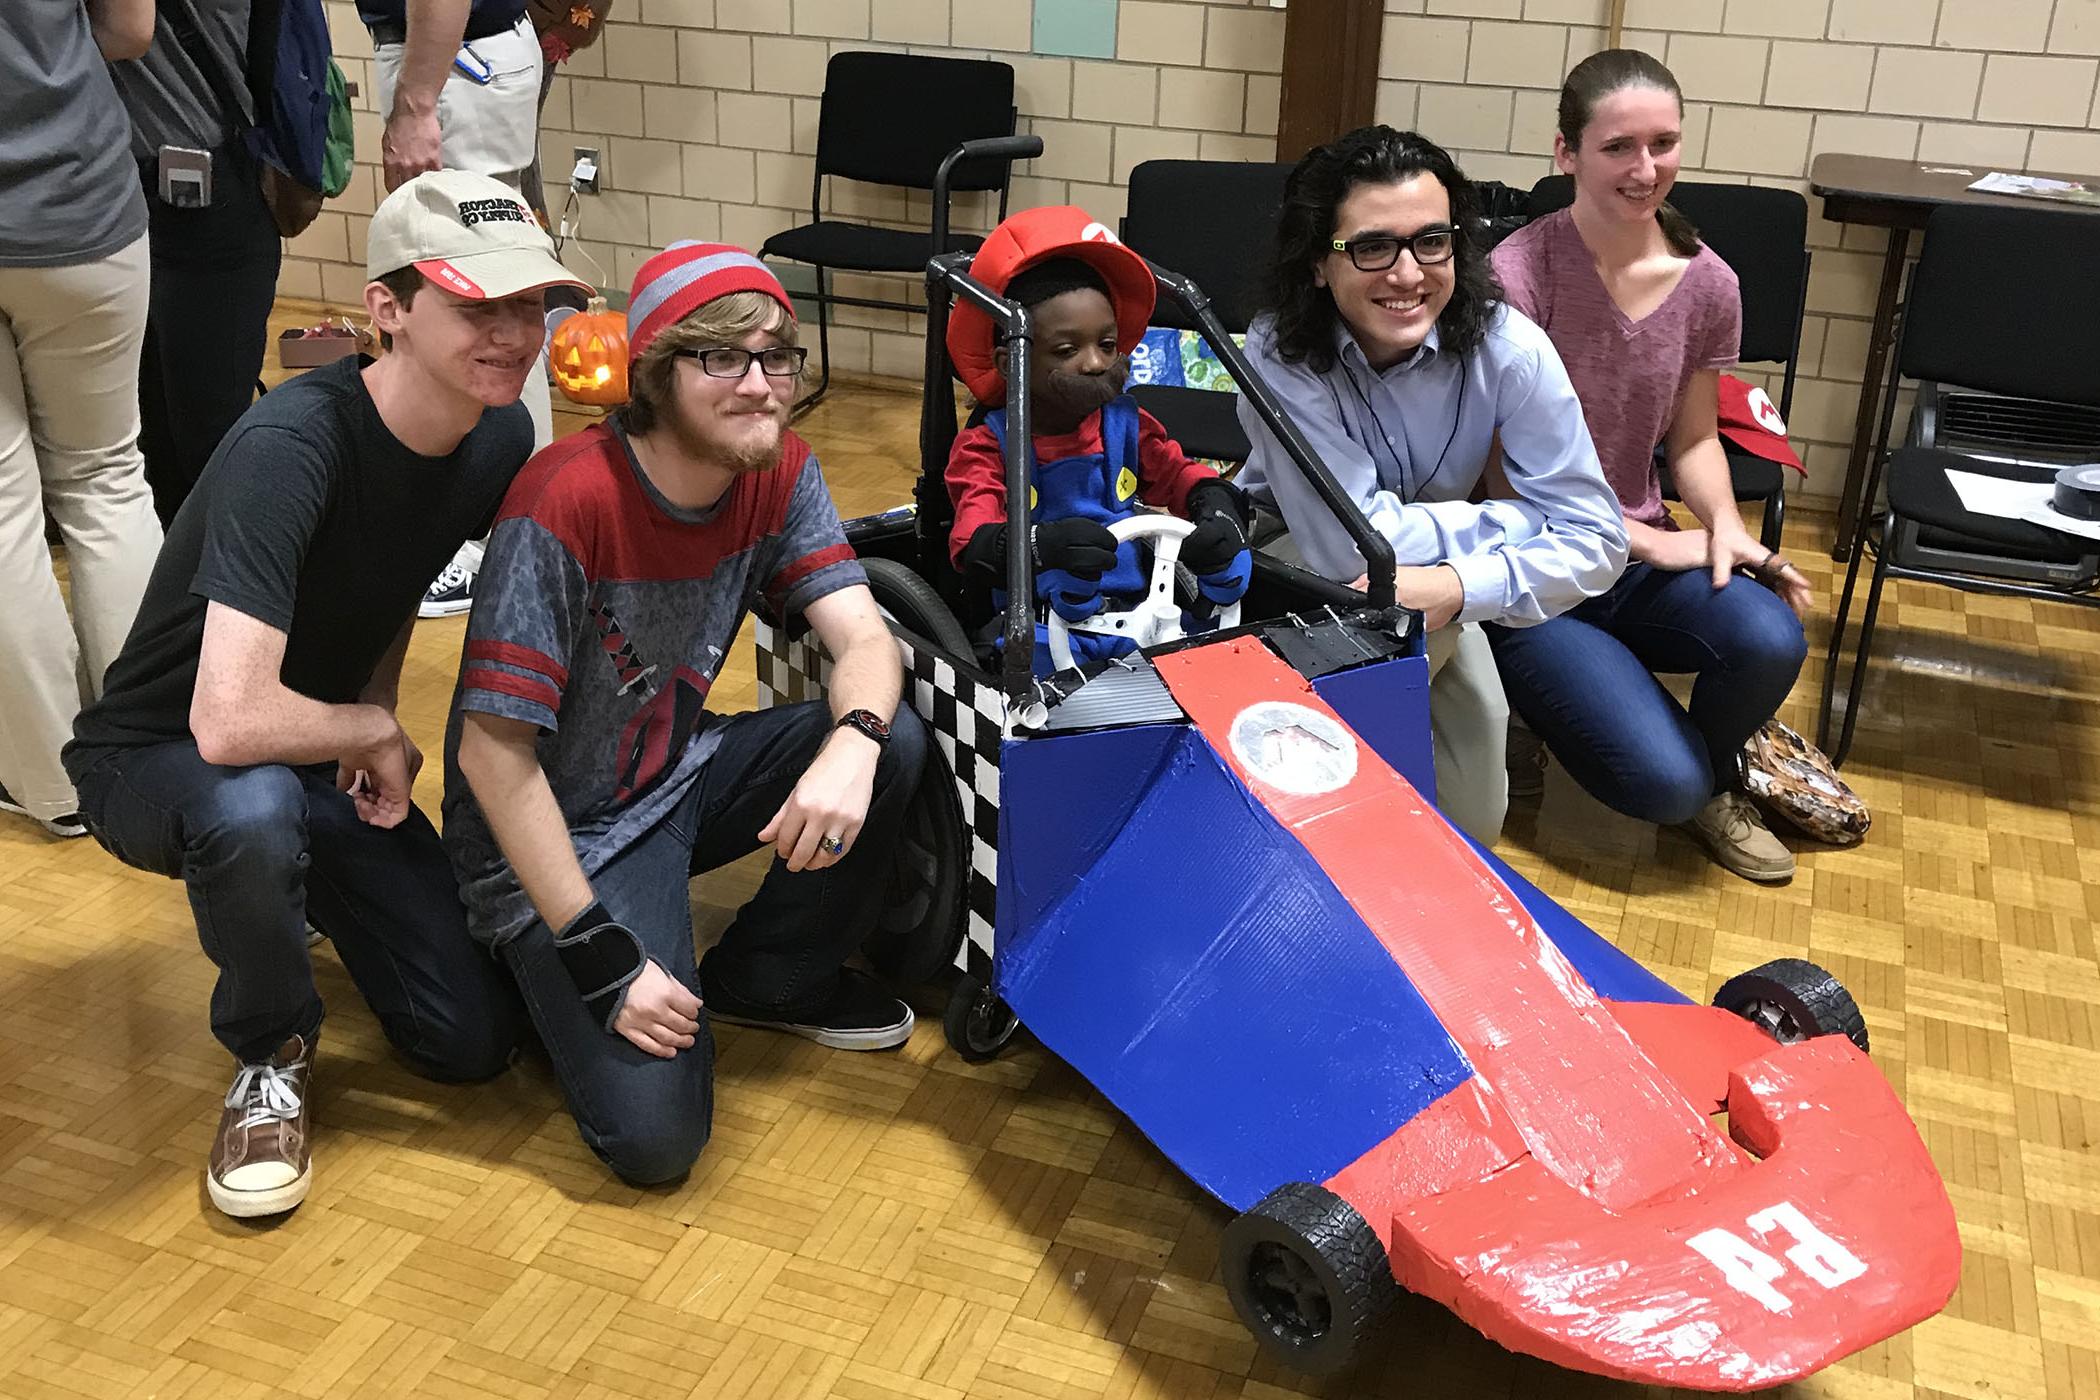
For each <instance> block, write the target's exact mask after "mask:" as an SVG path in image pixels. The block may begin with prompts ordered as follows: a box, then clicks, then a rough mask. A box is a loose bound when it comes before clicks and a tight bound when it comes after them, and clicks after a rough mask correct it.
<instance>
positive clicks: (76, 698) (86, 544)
mask: <svg viewBox="0 0 2100 1400" xmlns="http://www.w3.org/2000/svg"><path fill="white" fill-rule="evenodd" d="M149 276H150V274H149V272H148V265H147V258H146V240H145V238H144V237H141V238H139V239H138V240H137V241H136V242H134V243H132V244H131V245H130V246H129V247H126V248H124V249H122V250H121V251H119V252H116V253H113V254H111V255H110V256H109V257H106V258H103V259H101V260H100V261H98V262H91V263H82V264H80V265H78V266H74V267H0V786H5V787H6V788H7V790H8V792H10V793H11V794H12V795H13V796H14V799H15V800H16V801H17V802H19V803H21V804H22V806H24V807H26V808H28V809H29V811H30V812H31V813H33V814H34V815H35V816H37V817H38V818H40V819H42V820H45V821H50V820H53V819H56V818H58V817H63V816H68V815H70V814H71V813H73V812H74V811H75V810H76V809H77V808H78V805H79V804H78V800H77V799H76V798H75V797H74V794H73V785H72V784H71V783H70V782H68V781H67V779H66V774H65V770H64V769H63V768H61V767H59V763H58V751H59V749H60V748H61V747H63V746H64V745H65V742H66V740H68V739H70V738H71V737H72V736H73V717H74V715H76V714H77V713H79V710H80V706H81V704H82V702H83V701H84V700H86V699H90V698H92V697H94V696H95V695H98V694H100V693H101V690H102V673H103V672H104V671H106V670H108V669H109V663H110V662H112V661H114V660H115V659H116V656H117V652H118V650H119V649H120V648H121V647H122V646H123V645H124V637H125V635H126V634H127V633H128V632H130V630H131V623H132V619H133V618H134V617H136V616H137V614H138V610H139V599H140V597H141V596H143V595H144V593H145V591H146V579H147V577H148V576H149V575H150V574H151V573H152V572H153V561H154V559H155V557H156V556H158V555H159V553H160V520H159V518H158V517H156V516H155V515H154V513H153V492H152V490H151V489H150V488H149V487H148V486H147V484H146V465H145V459H144V458H143V457H141V456H140V455H139V445H138V439H139V387H138V385H139V379H138V377H139V346H140V344H141V342H142V341H143V340H144V338H145V333H146V292H147V287H148V283H149ZM46 507H49V508H50V511H51V515H52V518H53V519H55V520H56V521H57V522H58V528H59V533H60V534H61V536H62V537H63V538H64V540H65V544H66V564H67V568H68V570H69V571H70V573H71V576H72V586H73V612H72V616H71V617H68V616H67V614H66V605H65V601H64V599H63V598H62V597H61V596H60V595H59V591H58V579H57V577H56V575H54V574H53V572H52V568H51V551H50V548H49V546H47V545H46V544H45V543H44V510H45V508H46Z"/></svg>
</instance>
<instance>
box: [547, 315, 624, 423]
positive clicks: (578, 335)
mask: <svg viewBox="0 0 2100 1400" xmlns="http://www.w3.org/2000/svg"><path fill="white" fill-rule="evenodd" d="M547 359H548V362H549V363H550V364H551V365H552V366H553V368H554V382H555V383H556V384H557V385H559V386H560V387H561V391H562V393H563V394H564V395H566V396H567V397H568V398H569V400H570V401H571V402H572V403H585V404H596V405H598V406H599V407H602V408H612V407H616V406H618V405H620V404H623V403H626V402H627V317H626V315H625V313H623V312H619V311H608V310H606V309H605V298H604V297H592V298H591V300H590V304H589V305H588V306H586V307H585V308H584V309H583V310H581V311H579V312H577V313H576V314H575V315H574V316H571V317H569V318H568V319H567V320H565V321H563V322H562V323H561V325H560V326H558V327H557V328H556V329H555V332H554V340H553V343H552V344H550V345H549V346H548V347H547Z"/></svg>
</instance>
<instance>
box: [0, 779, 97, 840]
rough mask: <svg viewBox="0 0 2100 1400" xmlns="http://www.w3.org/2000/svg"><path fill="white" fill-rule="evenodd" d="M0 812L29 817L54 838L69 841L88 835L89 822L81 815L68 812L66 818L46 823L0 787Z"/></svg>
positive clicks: (61, 817) (58, 818)
mask: <svg viewBox="0 0 2100 1400" xmlns="http://www.w3.org/2000/svg"><path fill="white" fill-rule="evenodd" d="M0 812H13V813H14V814H15V815H16V816H18V817H27V818H29V820H31V821H33V822H35V823H36V824H37V825H38V826H40V827H42V828H43V829H44V830H46V831H48V832H50V833H51V834H52V835H53V836H59V837H64V838H66V839H68V840H70V839H71V838H73V837H75V836H85V835H87V834H88V829H87V821H86V819H85V818H83V817H82V816H81V815H80V813H78V812H67V813H66V814H65V815H64V816H59V817H52V818H51V819H50V820H48V821H46V820H45V819H44V818H42V817H40V816H38V815H37V814H36V813H34V812H32V811H30V810H29V809H28V808H27V807H24V806H23V805H22V804H21V803H19V802H17V801H15V799H14V795H13V794H12V793H10V792H8V790H7V789H6V788H4V787H0Z"/></svg>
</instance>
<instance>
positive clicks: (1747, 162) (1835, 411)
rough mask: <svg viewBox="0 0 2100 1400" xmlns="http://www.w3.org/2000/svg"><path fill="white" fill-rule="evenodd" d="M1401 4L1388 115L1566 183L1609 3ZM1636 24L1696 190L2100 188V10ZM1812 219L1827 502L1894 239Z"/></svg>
mask: <svg viewBox="0 0 2100 1400" xmlns="http://www.w3.org/2000/svg"><path fill="white" fill-rule="evenodd" d="M1300 3H1303V0H1300ZM1385 8H1386V22H1385V40H1384V44H1383V47H1382V49H1381V52H1380V63H1379V70H1380V81H1379V100H1378V116H1379V119H1380V120H1382V121H1389V122H1392V123H1393V124H1395V125H1397V126H1417V127H1419V129H1420V130H1422V131H1423V132H1424V133H1425V134H1427V135H1429V136H1431V137H1434V138H1435V139H1437V140H1439V141H1441V142H1443V143H1444V144H1446V145H1449V146H1451V147H1452V148H1453V149H1454V150H1456V151H1457V152H1458V153H1459V154H1460V156H1461V159H1462V161H1463V163H1464V165H1465V168H1466V171H1467V173H1468V174H1471V175H1473V176H1475V177H1476V178H1488V179H1497V180H1504V181H1507V182H1509V183H1511V184H1519V185H1529V184H1530V183H1531V182H1532V181H1534V180H1536V179H1537V178H1538V177H1540V176H1541V175H1546V174H1550V173H1551V172H1552V168H1553V167H1552V160H1551V151H1552V142H1553V123H1554V106H1555V98H1556V96H1557V93H1556V91H1555V90H1556V89H1557V88H1558V87H1559V85H1560V80H1561V77H1562V75H1563V74H1564V73H1565V72H1566V70H1567V68H1568V67H1569V66H1570V65H1572V64H1574V63H1576V62H1578V61H1580V60H1581V59H1582V58H1583V57H1584V56H1585V55H1587V54H1590V53H1594V52H1595V51H1596V50H1597V49H1599V48H1601V47H1603V44H1604V37H1605V32H1604V25H1605V24H1606V22H1607V20H1608V17H1609V11H1610V5H1609V3H1608V0H1385ZM1625 22H1626V26H1627V33H1626V37H1625V39H1624V41H1623V42H1625V43H1626V44H1628V45H1630V46H1632V47H1636V48H1643V49H1646V50H1648V51H1649V52H1650V53H1653V54H1655V55H1656V56H1657V57H1659V58H1661V59H1663V60H1664V61H1665V62H1667V63H1668V64H1669V65H1670V68H1671V70H1672V71H1673V72H1675V73H1676V75H1677V77H1678V80H1679V81H1680V82H1681V83H1682V84H1683V85H1684V91H1685V96H1686V98H1687V104H1686V111H1685V163H1684V173H1685V176H1686V177H1687V178H1693V179H1702V180H1744V181H1750V182H1755V183H1758V184H1770V185H1781V186H1786V187H1788V188H1793V189H1798V190H1800V191H1801V192H1802V193H1803V194H1807V193H1808V181H1807V175H1808V168H1809V161H1810V160H1811V159H1812V158H1813V157H1814V156H1815V155H1816V154H1817V153H1818V152H1822V151H1856V152H1862V153H1866V154H1872V155H1886V156H1894V157H1898V158H1901V159H1905V160H1913V159H1914V160H1922V161H1928V162H1933V163H1938V164H1957V165H1963V166H1967V167H1969V168H1971V169H1973V170H1974V171H1975V172H1976V173H1977V174H1978V175H1982V174H1984V173H1985V172H1986V171H1988V170H1990V169H1993V168H1996V169H2020V168H2023V167H2033V168H2037V169H2056V170H2069V171H2072V172H2087V173H2091V174H2100V97H2096V91H2095V89H2096V85H2100V0H1628V3H1627V6H1626V21H1625ZM1505 133H1506V138H1505ZM1809 207H1810V209H1811V211H1812V213H1813V214H1814V215H1816V217H1814V218H1813V219H1812V220H1811V223H1810V226H1809V241H1810V242H1811V244H1812V245H1813V246H1814V248H1815V250H1816V251H1815V270H1814V276H1813V278H1812V280H1811V282H1810V286H1809V300H1808V322H1807V325H1806V326H1805V327H1804V329H1803V331H1802V365H1801V377H1800V379H1799V381H1798V384H1797V387H1796V389H1795V393H1794V413H1793V421H1792V424H1791V426H1792V428H1793V434H1794V438H1795V441H1796V443H1797V444H1799V443H1802V442H1806V443H1807V444H1808V449H1807V451H1806V452H1805V453H1804V456H1805V458H1806V461H1807V465H1808V469H1809V476H1808V479H1807V481H1806V482H1805V483H1804V484H1803V489H1804V491H1805V493H1806V494H1809V495H1814V496H1821V497H1829V496H1834V495H1835V494H1836V493H1837V490H1838V487H1839V484H1840V483H1841V482H1842V481H1843V478H1844V468H1845V458H1846V453H1847V451H1848V450H1849V446H1850V442H1851V438H1852V423H1853V414H1854V411H1855V409H1856V407H1857V405H1858V401H1859V380H1860V376H1861V375H1862V374H1863V373H1864V370H1865V363H1866V342H1867V323H1868V321H1869V320H1870V319H1871V317H1872V315H1873V310H1874V297H1875V293H1876V291H1877V288H1878V277H1879V272H1880V266H1881V256H1880V253H1881V249H1882V247H1883V245H1884V242H1885V239H1886V237H1887V235H1886V234H1884V233H1882V232H1881V231H1880V230H1870V229H1851V230H1847V229H1846V228H1844V227H1843V226H1841V225H1838V224H1833V223H1828V222H1826V221H1824V220H1823V219H1822V218H1821V217H1820V214H1821V201H1819V200H1816V199H1814V198H1813V197H1811V198H1810V200H1809ZM1773 388H1774V392H1775V395H1776V392H1777V377H1776V376H1774V377H1773Z"/></svg>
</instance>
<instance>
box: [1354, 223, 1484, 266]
mask: <svg viewBox="0 0 2100 1400" xmlns="http://www.w3.org/2000/svg"><path fill="white" fill-rule="evenodd" d="M1329 246H1330V247H1332V248H1333V249H1334V251H1336V252H1337V253H1347V254H1348V255H1349V262H1350V265H1351V266H1353V267H1354V268H1355V269H1356V270H1357V271H1358V272H1383V271H1385V270H1386V269H1387V268H1389V267H1391V266H1392V265H1393V264H1394V263H1396V262H1398V261H1400V250H1401V249H1402V248H1405V249H1407V250H1408V252H1410V253H1412V254H1414V259H1415V265H1416V266H1417V267H1435V266H1436V265H1437V264H1438V263H1445V262H1450V261H1451V255H1452V254H1453V253H1455V252H1457V251H1458V230H1457V229H1455V228H1453V227H1451V226H1450V225H1449V224H1436V225H1433V226H1432V227H1429V228H1425V229H1423V230H1421V231H1420V232H1419V233H1416V234H1413V235H1411V236H1410V237H1407V238H1402V237H1400V236H1399V235H1398V234H1391V233H1367V234H1365V235H1364V236H1363V237H1361V238H1351V239H1347V240H1343V239H1340V238H1337V239H1335V240H1334V242H1333V243H1332V244H1330V245H1329Z"/></svg>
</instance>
